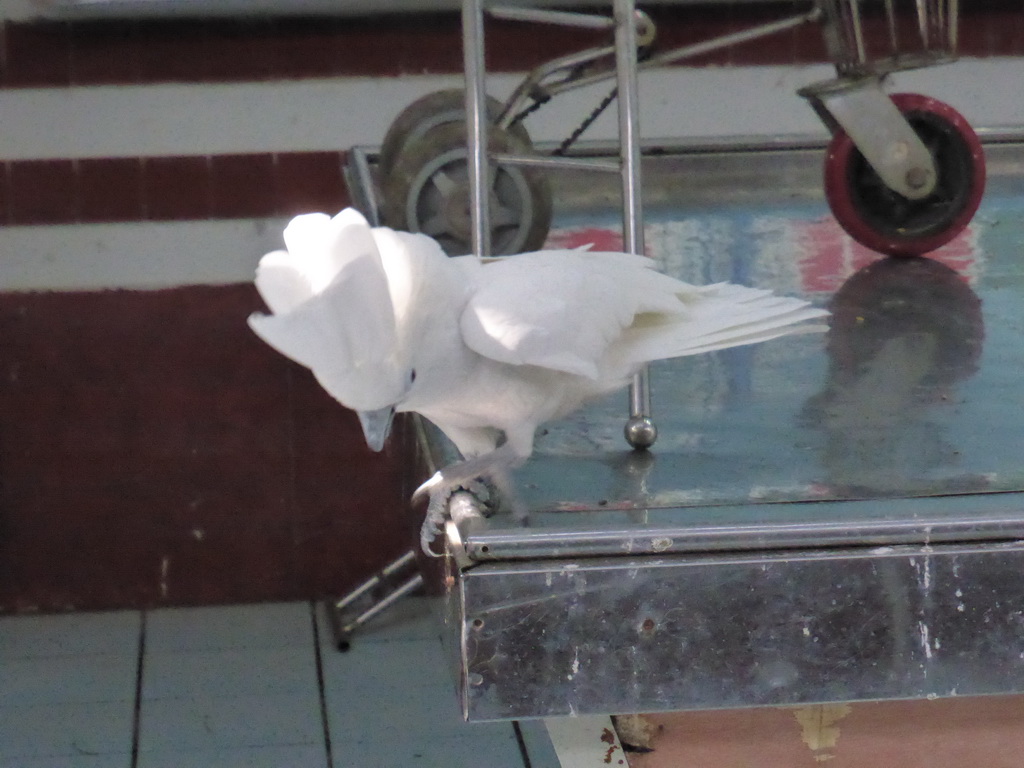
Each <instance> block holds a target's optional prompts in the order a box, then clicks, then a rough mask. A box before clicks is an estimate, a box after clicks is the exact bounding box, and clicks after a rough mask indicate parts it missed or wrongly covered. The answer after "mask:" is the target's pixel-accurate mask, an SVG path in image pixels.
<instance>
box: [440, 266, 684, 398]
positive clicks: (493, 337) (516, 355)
mask: <svg viewBox="0 0 1024 768" xmlns="http://www.w3.org/2000/svg"><path fill="white" fill-rule="evenodd" d="M476 275H477V284H476V286H475V290H474V292H473V294H472V296H471V298H470V300H469V302H468V304H467V306H466V308H465V311H464V312H463V314H462V317H461V319H460V328H461V331H462V336H463V339H464V341H465V342H466V344H467V345H468V346H469V347H470V348H471V349H473V350H474V351H475V352H477V353H479V354H481V355H484V356H486V357H489V358H491V359H493V360H497V361H499V362H503V363H510V364H513V365H536V366H540V367H543V368H549V369H552V370H556V371H564V372H566V373H573V374H577V375H580V376H586V377H588V378H591V379H596V378H598V376H599V375H600V371H599V363H600V361H601V360H602V359H603V356H604V355H605V353H606V352H607V350H608V348H609V345H611V344H612V343H613V342H614V341H615V340H616V339H618V338H619V336H620V335H621V334H622V332H623V330H624V329H626V328H628V327H629V326H630V325H631V324H632V323H633V321H634V318H635V317H636V316H637V315H638V314H639V313H645V312H680V311H685V309H684V306H683V305H682V304H681V303H680V301H679V299H678V298H677V296H676V294H677V292H678V291H680V290H683V289H687V288H689V286H687V285H686V284H685V283H681V282H679V281H677V280H674V279H672V278H669V277H666V276H665V275H662V274H660V273H658V272H656V271H655V270H653V269H652V268H651V262H650V260H649V259H647V258H645V257H643V256H634V255H631V254H624V253H586V252H580V251H568V250H566V251H538V252H536V253H528V254H521V255H518V256H511V257H508V258H504V259H497V260H494V261H490V262H487V263H485V264H484V265H483V266H482V267H481V268H480V269H479V270H478V271H477V273H476Z"/></svg>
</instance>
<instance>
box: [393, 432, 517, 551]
mask: <svg viewBox="0 0 1024 768" xmlns="http://www.w3.org/2000/svg"><path fill="white" fill-rule="evenodd" d="M520 463H522V459H521V458H520V457H517V456H514V455H512V454H511V453H510V452H509V451H508V450H507V449H504V446H502V447H501V448H498V449H497V450H495V451H493V452H491V453H488V454H485V455H483V456H480V457H477V458H474V459H469V460H467V461H461V462H458V463H455V464H452V465H450V466H447V467H445V468H444V469H441V470H439V471H437V472H435V473H434V475H433V476H432V477H431V478H430V479H429V480H427V481H426V482H425V483H423V484H422V485H421V486H420V487H419V488H417V489H416V490H415V491H414V492H413V495H412V500H413V503H419V502H421V501H423V499H424V498H426V499H428V501H427V514H426V517H425V518H424V520H423V526H422V528H421V529H420V546H421V547H422V548H423V551H424V552H425V553H427V554H428V555H432V556H439V555H437V553H436V552H435V551H434V550H433V548H432V547H431V545H432V544H433V541H434V539H435V538H437V536H438V534H440V533H441V532H442V531H443V530H444V524H445V521H446V520H448V518H449V513H448V502H449V500H450V499H451V497H452V494H453V493H455V492H456V491H459V490H465V491H469V492H470V493H472V494H473V495H474V496H476V497H477V498H478V499H479V500H480V501H482V502H484V503H485V504H487V505H488V506H489V507H490V508H491V509H492V511H493V510H494V509H496V507H497V504H498V499H499V497H500V500H501V502H502V503H503V506H505V507H507V508H508V509H509V510H510V511H511V513H512V516H513V518H514V519H515V520H517V521H518V522H524V521H525V520H526V517H527V508H526V505H525V504H523V503H522V501H521V500H520V499H519V496H518V495H517V494H516V493H515V491H514V489H513V487H512V481H511V478H510V477H509V470H510V469H512V468H513V467H515V466H517V465H518V464H520ZM486 481H490V482H489V483H488V482H486Z"/></svg>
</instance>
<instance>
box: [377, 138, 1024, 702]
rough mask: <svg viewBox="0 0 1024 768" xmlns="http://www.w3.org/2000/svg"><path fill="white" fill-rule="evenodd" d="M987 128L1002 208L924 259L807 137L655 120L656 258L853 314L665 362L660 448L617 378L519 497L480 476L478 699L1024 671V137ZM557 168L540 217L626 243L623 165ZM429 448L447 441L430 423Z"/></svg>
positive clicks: (679, 270)
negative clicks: (576, 170)
mask: <svg viewBox="0 0 1024 768" xmlns="http://www.w3.org/2000/svg"><path fill="white" fill-rule="evenodd" d="M982 133H983V134H984V133H985V132H982ZM985 136H986V140H987V144H986V152H987V161H988V171H989V184H988V192H987V194H986V198H985V202H984V203H983V207H982V209H981V211H980V212H979V214H978V216H977V217H976V218H975V220H974V222H973V224H972V225H971V226H970V228H969V229H968V230H967V231H966V232H965V233H964V234H963V235H961V236H960V237H958V238H957V239H956V240H955V241H954V242H952V243H951V244H950V245H948V246H946V247H945V248H944V249H942V251H940V252H938V253H937V254H935V258H934V259H930V260H879V259H878V258H877V257H876V256H874V255H873V254H870V253H868V252H866V251H865V250H863V249H861V248H859V247H858V246H856V245H855V244H853V243H852V242H851V241H850V240H849V239H848V238H847V237H846V236H845V235H844V234H843V233H842V232H841V231H840V230H839V228H838V226H837V225H835V224H834V222H833V221H832V219H831V217H830V215H829V213H828V210H827V208H826V206H825V204H824V202H823V200H822V193H821V182H820V164H821V159H822V157H821V156H822V148H821V146H820V145H819V144H817V143H816V142H815V141H803V140H800V139H792V140H790V139H785V140H782V139H780V140H778V141H775V142H770V143H768V144H767V145H765V144H763V143H762V144H760V145H759V146H756V147H754V146H745V145H743V144H720V145H717V146H702V147H694V146H691V147H673V146H668V145H667V144H664V143H662V144H658V143H655V146H650V147H648V148H647V149H648V153H647V154H646V155H645V159H644V179H645V206H646V210H647V216H646V220H647V221H646V240H647V248H648V252H649V253H650V255H652V256H653V257H654V258H655V259H657V260H658V262H659V265H660V267H661V268H662V269H664V270H665V271H666V272H669V273H670V274H673V275H676V276H678V277H680V278H683V279H686V280H689V281H692V282H702V283H703V282H711V281H715V280H735V281H740V282H747V283H751V284H755V285H759V286H766V287H770V288H773V289H775V290H777V291H780V292H784V293H788V294H795V295H804V296H808V297H810V298H812V299H814V300H815V301H816V302H818V303H820V304H823V305H828V306H830V307H831V309H832V310H833V313H834V316H833V321H832V328H831V330H830V332H829V333H828V334H826V335H822V336H799V337H792V338H788V339H782V340H777V341H772V342H769V343H767V344H763V345H760V346H758V347H752V348H743V349H737V350H729V351H726V352H722V353H715V354H712V355H706V356H703V357H699V358H686V359H681V360H676V361H671V362H668V363H665V364H658V365H655V366H654V367H653V369H652V372H651V385H652V389H653V399H654V410H655V415H656V418H657V420H658V424H659V432H660V437H659V441H658V443H657V445H656V446H655V447H654V448H653V449H652V450H651V451H650V452H634V451H631V450H629V447H628V446H627V445H626V443H625V442H624V440H623V438H622V425H623V413H624V412H625V403H624V401H623V396H619V397H614V398H610V399H608V400H607V401H603V402H599V403H596V404H594V405H593V406H591V407H589V408H587V409H585V410H583V411H581V412H579V413H577V414H576V415H574V416H573V417H571V418H570V419H568V420H566V421H563V422H559V423H555V424H550V425H548V426H547V428H546V430H544V432H543V433H542V434H541V435H539V438H538V441H537V450H536V454H535V456H534V457H533V458H532V459H531V460H530V461H529V462H528V463H527V464H526V466H525V467H523V468H522V469H521V470H520V471H519V472H518V473H517V475H516V477H515V481H516V485H517V488H518V491H519V493H520V494H521V496H522V499H523V500H524V501H525V502H526V503H527V505H528V506H529V508H530V510H531V512H530V516H529V520H528V521H527V523H528V524H527V525H525V526H524V525H522V524H519V523H517V522H515V521H513V520H512V518H511V517H510V516H508V515H506V514H503V513H502V512H501V511H500V510H499V511H498V512H497V513H496V514H490V515H489V516H485V515H482V514H479V512H480V510H479V509H476V507H477V506H478V505H475V504H473V503H469V504H468V505H464V506H468V508H469V512H468V514H465V510H463V512H464V514H462V515H460V517H459V524H458V526H457V527H456V528H453V529H450V533H451V534H452V536H450V537H449V542H448V546H449V552H450V555H451V557H450V558H449V559H448V564H449V566H450V567H449V573H448V579H447V586H448V590H447V601H446V604H447V608H446V612H447V618H446V624H445V633H446V635H447V639H448V641H449V647H450V648H451V658H452V661H453V665H454V667H455V670H456V673H457V679H458V681H459V690H460V695H461V698H462V703H463V709H464V713H465V715H466V717H467V718H468V719H469V720H489V719H500V718H526V717H552V716H560V715H572V714H587V713H632V712H651V711H664V710H684V709H692V708H701V709H708V708H719V707H740V706H754V705H773V704H795V703H811V702H833V701H854V700H874V699H890V698H917V697H939V696H955V695H977V694H995V693H1019V692H1024V580H1022V579H1021V578H1020V576H1019V573H1020V572H1021V570H1022V568H1024V495H1022V491H1024V461H1022V455H1024V451H1022V446H1024V440H1022V426H1024V424H1022V420H1024V416H1022V410H1021V404H1022V402H1024V383H1022V381H1021V376H1020V371H1021V370H1024V344H1022V343H1021V332H1022V330H1024V259H1022V258H1021V251H1022V246H1024V225H1022V222H1024V194H1021V193H1022V192H1024V182H1022V181H1021V173H1022V169H1024V144H1022V143H1020V142H1019V141H1018V140H1017V139H1018V138H1019V137H1014V136H1005V135H1002V136H1000V135H995V134H993V133H988V134H985ZM588 151H589V152H591V153H593V154H595V155H600V154H601V153H602V151H604V150H603V149H602V148H601V147H590V148H589V149H588ZM366 157H370V156H369V155H366V156H364V158H363V161H362V162H363V167H364V170H365V168H366V167H367V165H366ZM369 164H370V165H372V157H370V163H369ZM584 178H585V183H583V179H584ZM553 181H554V183H555V184H556V186H557V191H556V194H555V199H556V200H557V201H558V206H557V209H556V211H555V229H554V230H553V232H552V235H551V237H550V239H549V244H551V245H575V244H580V243H583V242H596V243H597V246H598V247H601V248H609V247H617V243H620V242H621V240H618V239H617V238H620V237H621V235H619V234H618V232H619V231H620V224H619V222H620V214H619V210H618V193H617V189H616V187H615V180H614V179H612V180H609V181H608V182H607V183H605V184H602V183H601V182H598V181H595V179H594V176H593V175H588V176H585V177H582V178H580V177H575V176H574V174H573V173H572V172H571V171H565V172H559V173H558V174H556V176H555V177H554V178H553ZM364 192H367V190H364ZM370 194H372V193H370ZM420 448H421V454H422V458H423V459H424V460H426V461H427V462H428V463H433V464H443V463H445V462H447V461H449V460H451V459H452V458H454V457H453V454H452V449H451V447H450V445H449V444H447V443H446V441H445V440H444V438H443V437H442V436H441V435H440V434H439V433H437V432H436V431H434V430H432V429H431V428H430V426H429V425H424V426H423V431H422V434H421V440H420Z"/></svg>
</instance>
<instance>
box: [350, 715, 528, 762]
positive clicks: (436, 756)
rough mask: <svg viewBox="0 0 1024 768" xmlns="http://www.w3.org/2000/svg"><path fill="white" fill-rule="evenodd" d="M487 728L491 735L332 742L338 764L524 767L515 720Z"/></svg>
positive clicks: (489, 724) (490, 724) (493, 724)
mask: <svg viewBox="0 0 1024 768" xmlns="http://www.w3.org/2000/svg"><path fill="white" fill-rule="evenodd" d="M471 727H473V726H472V725H467V728H471ZM485 728H486V729H487V730H488V731H489V732H490V733H489V734H488V735H487V736H481V735H479V734H476V735H468V734H466V735H463V736H460V737H453V738H447V739H439V738H430V737H429V736H428V735H424V734H416V735H415V736H413V737H411V738H406V739H398V740H392V741H379V740H377V739H373V738H369V739H366V740H363V741H357V742H344V743H340V744H333V742H332V753H333V755H334V764H335V766H359V768H397V767H398V766H401V768H412V767H413V766H422V768H483V766H486V767H487V768H523V765H524V764H523V760H522V757H521V755H520V752H519V747H518V745H517V742H516V738H515V733H514V731H513V730H512V724H511V723H500V724H495V723H488V724H486V726H485Z"/></svg>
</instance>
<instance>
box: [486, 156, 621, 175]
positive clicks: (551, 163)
mask: <svg viewBox="0 0 1024 768" xmlns="http://www.w3.org/2000/svg"><path fill="white" fill-rule="evenodd" d="M491 159H492V160H493V161H494V162H495V163H498V164H500V165H523V166H528V167H532V168H564V169H565V170H570V171H603V172H605V173H619V172H621V170H622V164H621V163H613V162H608V161H602V160H590V159H589V158H584V157H577V158H572V157H551V156H548V155H506V154H502V153H500V152H495V153H494V154H493V155H491Z"/></svg>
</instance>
